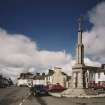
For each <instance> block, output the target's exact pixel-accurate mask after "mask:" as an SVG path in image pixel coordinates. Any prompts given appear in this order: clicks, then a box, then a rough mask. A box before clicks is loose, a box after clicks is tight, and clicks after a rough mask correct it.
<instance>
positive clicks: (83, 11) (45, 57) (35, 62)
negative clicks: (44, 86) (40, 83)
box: [0, 0, 105, 79]
mask: <svg viewBox="0 0 105 105" xmlns="http://www.w3.org/2000/svg"><path fill="white" fill-rule="evenodd" d="M76 1H77V0H70V1H68V0H62V1H59V0H56V1H55V0H53V1H52V0H51V1H50V0H48V1H47V0H44V1H43V0H38V1H36V0H11V1H9V0H0V14H1V16H0V73H2V74H3V75H5V76H8V77H9V76H10V77H11V78H12V79H15V78H16V77H17V76H18V75H19V73H21V72H27V71H30V72H33V73H35V72H43V71H45V72H46V71H47V69H48V68H53V67H54V66H59V67H62V68H63V71H65V72H67V73H68V74H71V70H72V65H73V64H74V63H75V59H74V58H75V47H76V40H77V19H78V17H79V16H80V15H83V16H84V33H83V42H84V45H85V63H86V64H87V65H94V66H99V65H100V64H101V63H105V46H104V41H105V35H104V33H105V19H104V17H105V2H104V1H103V0H86V1H84V0H79V1H78V2H76Z"/></svg>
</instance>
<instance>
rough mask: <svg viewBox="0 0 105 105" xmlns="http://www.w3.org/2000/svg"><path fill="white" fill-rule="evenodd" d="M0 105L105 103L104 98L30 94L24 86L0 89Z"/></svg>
mask: <svg viewBox="0 0 105 105" xmlns="http://www.w3.org/2000/svg"><path fill="white" fill-rule="evenodd" d="M0 105H105V98H82V99H81V98H57V97H53V96H37V97H34V96H32V95H30V93H29V89H28V88H25V87H9V88H4V89H0Z"/></svg>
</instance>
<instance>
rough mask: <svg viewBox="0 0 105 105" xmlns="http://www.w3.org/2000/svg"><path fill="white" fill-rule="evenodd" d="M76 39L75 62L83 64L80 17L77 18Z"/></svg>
mask: <svg viewBox="0 0 105 105" xmlns="http://www.w3.org/2000/svg"><path fill="white" fill-rule="evenodd" d="M78 22H79V23H78V40H77V48H76V64H84V45H83V43H82V32H83V29H82V18H79V20H78Z"/></svg>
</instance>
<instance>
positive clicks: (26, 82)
mask: <svg viewBox="0 0 105 105" xmlns="http://www.w3.org/2000/svg"><path fill="white" fill-rule="evenodd" d="M32 80H33V74H31V73H21V74H20V77H19V78H18V79H17V86H29V87H30V86H31V85H32Z"/></svg>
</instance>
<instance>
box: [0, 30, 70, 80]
mask: <svg viewBox="0 0 105 105" xmlns="http://www.w3.org/2000/svg"><path fill="white" fill-rule="evenodd" d="M71 61H72V56H71V55H70V54H66V53H65V52H63V51H57V52H55V51H47V50H40V51H39V50H38V49H37V44H36V42H35V41H32V40H31V39H30V38H28V37H26V36H24V35H19V34H14V35H10V34H9V33H8V32H6V30H3V29H0V69H1V70H0V72H1V73H3V74H4V75H5V76H12V78H15V77H16V76H17V75H19V74H20V73H21V72H27V71H31V72H36V71H37V72H42V71H46V70H48V68H51V67H54V66H60V67H63V68H64V69H65V72H67V71H70V70H71V69H70V68H71V66H70V67H69V65H71Z"/></svg>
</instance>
